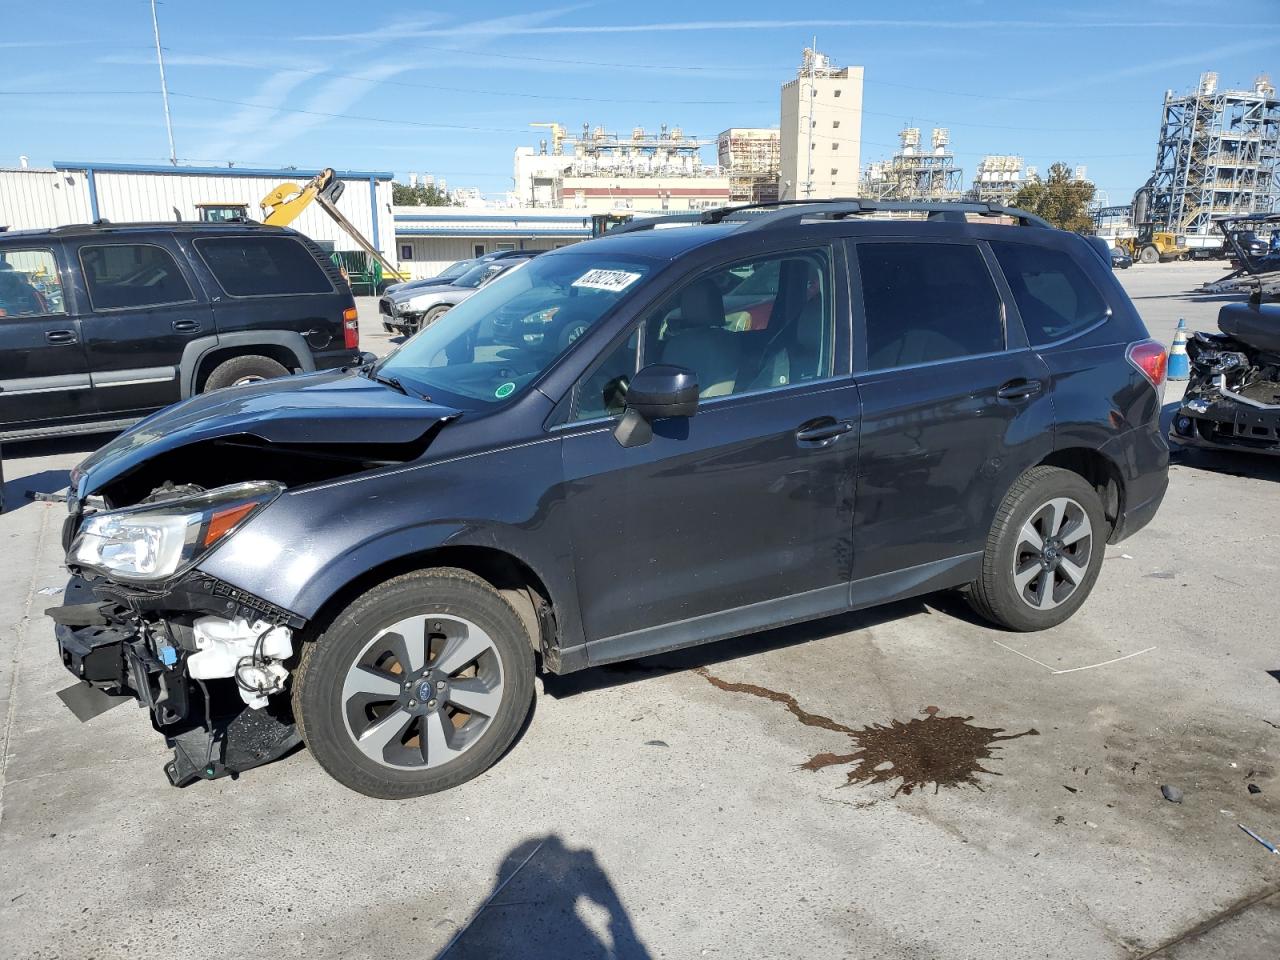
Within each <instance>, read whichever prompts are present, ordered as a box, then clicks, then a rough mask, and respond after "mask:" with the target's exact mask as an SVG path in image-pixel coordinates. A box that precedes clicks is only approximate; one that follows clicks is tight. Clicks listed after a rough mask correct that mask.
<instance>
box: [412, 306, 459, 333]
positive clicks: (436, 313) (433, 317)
mask: <svg viewBox="0 0 1280 960" xmlns="http://www.w3.org/2000/svg"><path fill="white" fill-rule="evenodd" d="M450 309H451V308H450V307H447V306H440V307H432V308H431V309H430V310H428V311H427V313H426V315H425V316H424V317H423V318H422V322H421V323H419V324H418V329H419V330H425V329H427V327H429V326H431V325H432V324H433V323H435V322H436V321H437V320H439V319H440V318H441V317H443V316H444V315H445V314H446V313H448V312H449V310H450Z"/></svg>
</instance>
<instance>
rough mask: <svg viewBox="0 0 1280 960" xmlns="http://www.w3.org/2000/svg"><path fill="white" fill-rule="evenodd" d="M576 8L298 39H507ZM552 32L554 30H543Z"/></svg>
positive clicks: (398, 23)
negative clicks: (506, 37) (505, 37)
mask: <svg viewBox="0 0 1280 960" xmlns="http://www.w3.org/2000/svg"><path fill="white" fill-rule="evenodd" d="M577 9H579V8H578V7H559V8H556V9H553V10H539V11H537V12H533V13H517V14H512V15H511V16H507V17H491V18H489V19H487V20H471V21H464V22H462V23H452V24H446V23H442V22H441V19H440V18H439V17H433V18H430V19H426V20H424V19H423V18H421V17H413V18H408V19H399V20H393V21H392V22H390V23H388V24H386V25H385V26H382V27H377V28H375V29H373V30H366V31H364V32H363V33H323V34H312V35H310V36H302V37H299V38H298V39H299V40H307V41H312V40H340V41H343V42H358V41H373V42H378V43H386V42H390V41H397V42H398V41H402V40H405V39H409V38H413V37H470V38H473V39H477V40H486V39H493V38H496V37H503V36H511V35H513V34H524V33H538V32H540V29H542V28H540V27H539V26H538V25H539V24H541V23H545V22H546V21H547V20H554V19H555V18H556V17H559V16H562V15H564V14H566V13H572V12H573V11H574V10H577ZM545 29H555V28H545Z"/></svg>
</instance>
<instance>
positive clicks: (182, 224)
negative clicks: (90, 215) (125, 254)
mask: <svg viewBox="0 0 1280 960" xmlns="http://www.w3.org/2000/svg"><path fill="white" fill-rule="evenodd" d="M245 228H249V229H252V230H281V229H283V228H282V227H273V226H269V225H267V224H265V223H261V222H259V221H257V220H250V219H248V218H245V219H235V218H233V219H230V220H216V221H215V220H211V221H205V220H116V221H113V220H105V219H98V220H94V221H93V222H92V223H68V224H64V225H62V226H59V227H51V228H49V230H48V232H49V233H50V234H53V235H55V236H75V235H77V234H84V233H110V232H114V231H120V232H128V231H130V230H137V231H144V230H173V231H204V230H209V231H217V230H231V229H236V230H243V229H245Z"/></svg>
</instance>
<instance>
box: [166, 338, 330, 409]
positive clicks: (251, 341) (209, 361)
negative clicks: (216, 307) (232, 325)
mask: <svg viewBox="0 0 1280 960" xmlns="http://www.w3.org/2000/svg"><path fill="white" fill-rule="evenodd" d="M253 355H256V356H263V357H269V358H270V359H272V360H275V361H276V362H277V363H279V364H280V365H281V366H283V367H284V368H285V369H286V370H288V371H289V372H290V373H292V372H293V371H294V370H299V369H300V370H302V371H303V372H304V373H311V372H312V371H314V370H315V368H316V362H315V358H314V357H313V356H312V355H311V350H310V349H309V348H308V347H307V342H306V340H305V339H304V338H303V336H302V334H300V333H297V332H295V331H293V330H249V331H243V332H238V333H223V334H218V335H217V336H214V337H202V338H200V339H199V340H192V341H191V342H189V343H188V344H187V345H186V346H185V347H184V348H183V350H182V359H181V360H180V361H179V364H178V372H179V385H180V387H181V395H182V397H183V399H186V398H187V397H193V396H195V395H196V394H198V393H199V392H200V391H201V390H202V389H203V388H204V384H205V381H206V380H208V379H209V374H210V373H212V372H213V371H214V369H215V368H216V367H217V366H218V364H220V363H223V362H224V361H227V360H230V359H232V358H234V357H244V356H253Z"/></svg>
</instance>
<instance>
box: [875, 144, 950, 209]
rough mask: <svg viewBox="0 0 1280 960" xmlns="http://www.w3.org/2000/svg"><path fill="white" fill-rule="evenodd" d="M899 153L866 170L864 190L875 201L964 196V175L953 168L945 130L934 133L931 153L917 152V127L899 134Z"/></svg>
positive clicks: (945, 198) (918, 150)
mask: <svg viewBox="0 0 1280 960" xmlns="http://www.w3.org/2000/svg"><path fill="white" fill-rule="evenodd" d="M898 139H899V140H900V141H901V142H902V149H901V150H900V151H899V152H898V153H896V154H894V155H893V157H892V158H890V159H889V160H887V161H883V160H882V161H877V162H875V163H872V164H870V165H869V166H868V167H867V173H866V177H865V181H864V182H865V190H864V191H863V192H864V193H865V194H866V195H867V196H868V197H873V198H875V199H877V200H959V199H960V198H961V197H962V196H964V186H963V184H962V181H963V180H964V171H963V170H962V169H961V168H960V167H957V166H956V158H955V154H953V153H952V152H951V151H950V150H949V149H948V146H949V145H950V143H951V134H950V131H948V130H947V129H946V128H944V127H936V128H934V130H933V137H932V146H933V150H932V151H931V152H928V153H923V152H921V149H920V129H919V127H907V128H905V129H904V130H902V131H901V132H900V133H899V134H898Z"/></svg>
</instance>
